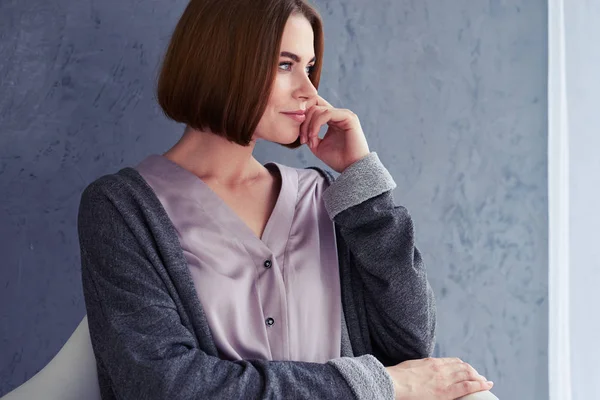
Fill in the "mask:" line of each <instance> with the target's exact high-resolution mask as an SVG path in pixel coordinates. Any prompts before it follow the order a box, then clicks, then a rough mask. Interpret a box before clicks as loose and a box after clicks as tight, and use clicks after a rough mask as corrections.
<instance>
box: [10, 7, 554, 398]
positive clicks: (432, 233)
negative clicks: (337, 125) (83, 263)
mask: <svg viewBox="0 0 600 400" xmlns="http://www.w3.org/2000/svg"><path fill="white" fill-rule="evenodd" d="M364 4H365V3H364V2H363V1H362V0H345V1H339V2H333V1H325V0H321V1H318V2H317V5H318V7H319V8H320V10H321V12H322V14H323V18H324V20H325V32H326V59H325V70H324V76H323V80H322V86H321V90H320V92H321V94H322V95H323V96H324V97H325V98H327V99H328V100H330V102H332V103H333V104H334V105H336V106H339V107H344V108H350V109H352V110H353V111H355V112H356V113H357V114H358V115H359V117H360V118H361V122H362V125H363V128H364V130H365V132H366V135H367V138H368V140H369V144H370V146H371V148H372V150H374V151H377V152H378V153H379V155H380V157H381V159H382V160H383V162H384V163H385V165H386V166H387V167H388V169H389V170H390V171H391V173H392V175H393V176H394V177H395V179H396V181H397V183H398V188H397V189H396V191H395V197H396V200H397V201H398V202H399V203H401V204H403V205H405V206H407V207H408V208H409V209H410V210H411V212H412V214H413V217H414V219H415V223H416V229H417V240H418V243H417V244H418V246H419V247H420V249H421V250H422V251H423V253H424V258H425V261H426V263H427V264H428V267H429V276H430V279H431V282H432V285H433V286H434V289H435V292H436V294H437V298H438V313H439V328H438V329H439V337H438V348H437V350H436V355H438V356H460V357H462V358H464V359H465V360H467V361H469V362H471V363H472V364H473V365H474V366H475V367H476V368H478V369H479V370H480V371H481V372H483V373H484V374H486V376H487V377H488V378H490V379H492V380H494V381H495V382H496V388H495V389H494V391H495V393H497V394H498V395H499V397H500V398H503V399H517V398H518V399H535V400H537V399H547V398H548V380H547V351H546V348H547V283H546V282H547V256H546V252H547V228H546V217H545V215H546V210H547V201H546V115H547V112H546V26H547V24H546V2H543V1H541V0H536V1H528V0H502V1H501V0H490V1H473V0H472V1H466V0H457V1H454V2H444V1H441V0H420V1H402V2H398V1H391V0H387V1H383V0H378V1H374V2H372V3H371V5H369V6H368V7H365V6H364ZM184 6H185V1H182V0H171V1H157V0H153V1H146V2H144V3H143V4H141V3H139V2H133V1H129V0H127V1H105V2H92V1H74V0H60V1H55V2H52V4H50V2H45V1H41V0H20V1H17V0H3V1H2V2H0V79H1V80H0V93H1V96H0V237H1V238H2V240H0V254H2V258H1V259H0V266H1V275H0V394H3V393H5V392H7V391H9V390H11V389H12V388H14V387H16V386H17V385H19V384H21V383H22V382H24V381H25V380H27V379H28V378H29V377H31V376H32V375H34V374H35V373H36V372H37V371H38V370H39V369H40V368H42V367H43V366H44V365H45V364H46V363H47V362H48V361H49V360H50V359H51V358H52V357H53V356H54V354H55V353H56V352H57V351H58V350H59V349H60V347H61V346H62V344H63V343H64V341H65V340H66V339H67V338H68V337H69V335H70V333H71V332H72V331H73V330H74V328H75V326H76V325H77V323H78V322H79V321H80V319H81V318H82V317H83V314H84V312H85V311H84V305H83V299H82V294H81V285H80V281H79V255H78V247H77V234H76V229H75V223H76V213H77V205H78V200H79V194H80V193H81V191H82V190H83V188H84V187H85V185H87V184H88V183H89V182H91V181H92V180H93V179H95V178H96V177H98V176H99V175H102V174H104V173H109V172H114V171H115V170H117V169H118V168H120V167H122V166H126V165H131V164H133V163H136V162H137V161H139V160H140V159H141V158H143V157H144V156H145V155H146V154H149V153H158V152H162V151H164V150H165V149H166V148H168V146H170V145H171V144H172V143H174V142H175V140H177V138H178V135H179V133H180V131H181V127H180V126H177V125H174V124H172V123H170V122H167V121H165V119H164V118H163V117H162V116H161V114H160V112H159V111H158V109H157V106H156V104H155V101H154V96H153V82H154V78H155V74H156V68H157V63H158V60H159V57H160V55H161V54H162V52H163V50H164V47H165V45H166V43H167V40H168V37H169V34H170V31H171V29H172V28H173V26H174V24H175V22H176V20H177V17H178V16H179V15H180V13H181V11H182V10H183V7H184ZM256 155H257V157H258V158H259V159H260V160H261V161H263V162H266V161H267V160H275V161H279V162H282V163H286V164H288V165H292V166H297V167H303V166H307V165H321V166H322V164H321V163H320V162H319V161H318V160H316V159H315V158H314V156H312V154H311V153H310V152H309V151H307V150H306V149H302V150H298V151H290V150H287V149H283V148H280V147H278V146H276V145H272V144H269V143H264V142H261V144H260V145H259V146H258V148H257V151H256Z"/></svg>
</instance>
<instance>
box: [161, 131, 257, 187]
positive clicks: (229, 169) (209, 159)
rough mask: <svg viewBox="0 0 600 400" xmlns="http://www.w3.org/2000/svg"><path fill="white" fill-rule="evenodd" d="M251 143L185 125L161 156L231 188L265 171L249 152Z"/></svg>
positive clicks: (249, 182)
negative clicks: (244, 143)
mask: <svg viewBox="0 0 600 400" xmlns="http://www.w3.org/2000/svg"><path fill="white" fill-rule="evenodd" d="M255 144H256V142H255V141H254V140H253V141H252V142H251V143H250V145H249V146H246V147H245V146H241V145H239V144H237V143H232V142H230V141H228V140H227V139H225V138H224V137H221V136H218V135H215V134H213V133H212V132H206V131H199V130H194V129H192V128H190V127H187V128H186V129H185V131H184V133H183V136H182V137H181V139H180V140H179V141H178V142H177V143H176V144H175V145H174V146H173V147H172V148H171V149H169V150H168V151H167V152H166V153H164V156H165V157H166V158H168V159H169V160H171V161H173V162H174V163H176V164H178V165H179V166H181V167H182V168H184V169H186V170H188V171H190V172H192V173H193V174H195V175H196V176H198V177H199V178H200V179H202V180H203V181H205V182H207V183H209V182H210V183H214V184H218V185H221V186H226V187H231V188H235V187H240V186H245V185H248V184H251V183H252V182H254V181H256V180H257V179H260V178H262V177H264V176H265V174H268V170H267V169H266V168H265V167H264V166H263V165H262V164H260V163H259V162H258V161H257V160H256V159H255V158H254V156H253V155H252V152H253V151H254V146H255Z"/></svg>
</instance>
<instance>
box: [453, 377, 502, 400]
mask: <svg viewBox="0 0 600 400" xmlns="http://www.w3.org/2000/svg"><path fill="white" fill-rule="evenodd" d="M492 386H494V382H491V381H487V382H483V381H462V382H458V383H455V384H453V385H450V387H449V388H448V391H449V395H450V396H451V398H453V399H455V398H457V397H462V396H466V395H468V394H471V393H475V392H481V391H482V390H490V389H491V388H492Z"/></svg>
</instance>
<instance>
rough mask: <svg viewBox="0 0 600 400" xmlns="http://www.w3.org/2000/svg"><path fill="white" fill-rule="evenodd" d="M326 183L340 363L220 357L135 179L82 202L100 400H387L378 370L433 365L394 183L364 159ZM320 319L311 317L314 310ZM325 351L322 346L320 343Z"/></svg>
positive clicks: (420, 284)
mask: <svg viewBox="0 0 600 400" xmlns="http://www.w3.org/2000/svg"><path fill="white" fill-rule="evenodd" d="M309 168H311V169H314V170H316V171H318V172H319V173H321V174H322V175H323V177H324V178H325V179H326V180H327V182H328V183H329V186H328V187H327V189H326V190H325V191H324V192H323V197H324V201H325V206H326V208H327V211H328V213H329V216H330V218H331V219H332V221H333V222H334V223H335V229H336V236H337V248H338V255H339V268H340V284H341V293H342V308H343V314H342V315H341V318H342V348H341V356H342V357H340V358H337V359H334V360H331V361H329V362H327V363H324V364H321V363H309V362H297V361H266V360H241V361H227V360H221V359H220V358H219V357H218V353H217V348H216V346H215V343H214V341H213V339H212V336H211V332H210V329H209V326H208V324H207V321H206V318H205V316H204V313H203V310H202V305H201V304H200V301H199V298H198V295H197V293H196V289H195V287H194V284H193V282H192V279H191V277H190V273H189V269H188V266H187V263H186V260H185V258H184V255H183V252H182V250H181V247H180V244H179V240H178V238H177V234H176V232H175V228H174V227H173V225H172V223H171V221H170V220H169V218H168V216H167V214H166V212H165V210H164V209H163V207H162V205H161V203H160V201H159V200H158V198H157V197H156V195H155V194H154V192H153V191H152V189H151V188H150V186H148V184H147V183H146V182H145V181H144V179H143V178H142V177H141V176H140V174H139V173H138V172H137V171H136V170H135V169H133V168H124V169H122V170H120V171H119V172H117V173H115V174H110V175H106V176H103V177H101V178H99V179H97V180H96V181H94V182H93V183H91V184H90V185H89V186H88V187H87V188H86V189H85V191H84V192H83V194H82V198H81V203H80V208H79V216H78V231H79V240H80V248H81V262H82V284H83V291H84V299H85V305H86V310H87V315H88V322H89V329H90V335H91V339H92V346H93V349H94V354H95V357H96V362H97V369H98V379H99V383H100V389H101V393H102V398H103V399H144V400H146V399H150V400H151V399H169V400H176V399H279V398H283V399H352V398H355V399H393V398H394V389H393V383H392V380H391V378H390V376H389V375H388V374H387V372H386V371H385V369H384V366H390V365H395V364H397V363H400V362H402V361H405V360H409V359H417V358H423V357H428V356H430V355H431V353H432V351H433V346H434V340H435V323H436V321H435V300H434V296H433V292H432V290H431V287H430V285H429V283H428V281H427V275H426V271H425V267H424V265H423V262H422V260H421V256H420V253H419V251H418V250H417V249H416V247H415V246H414V232H413V224H412V220H411V218H410V215H409V214H408V212H407V210H406V209H405V208H404V207H401V206H396V205H395V203H394V200H393V197H392V189H393V188H394V187H395V183H394V181H393V179H392V177H391V175H390V174H389V172H388V171H387V169H386V168H385V167H384V166H383V165H382V164H381V162H380V160H379V158H378V156H377V153H375V152H372V153H370V154H369V155H368V156H366V157H365V158H363V159H361V160H359V161H357V162H355V163H354V164H352V165H351V166H350V167H348V168H347V169H346V170H344V171H343V172H342V173H341V174H340V175H339V176H338V178H337V179H334V178H333V176H332V175H331V173H330V172H329V171H326V170H323V169H321V168H318V167H309ZM315 312H318V310H315ZM324 340H327V338H324Z"/></svg>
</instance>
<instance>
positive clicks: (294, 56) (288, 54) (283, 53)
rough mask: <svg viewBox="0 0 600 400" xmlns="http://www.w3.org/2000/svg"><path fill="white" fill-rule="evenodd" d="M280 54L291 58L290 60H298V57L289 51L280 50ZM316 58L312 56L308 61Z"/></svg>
mask: <svg viewBox="0 0 600 400" xmlns="http://www.w3.org/2000/svg"><path fill="white" fill-rule="evenodd" d="M280 56H281V57H288V58H291V59H292V60H294V61H296V62H297V63H299V62H300V57H298V56H297V55H295V54H294V53H290V52H289V51H282V52H281V54H280ZM316 59H317V57H313V58H312V60H310V61H309V62H314V61H315V60H316Z"/></svg>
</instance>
